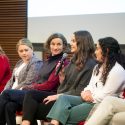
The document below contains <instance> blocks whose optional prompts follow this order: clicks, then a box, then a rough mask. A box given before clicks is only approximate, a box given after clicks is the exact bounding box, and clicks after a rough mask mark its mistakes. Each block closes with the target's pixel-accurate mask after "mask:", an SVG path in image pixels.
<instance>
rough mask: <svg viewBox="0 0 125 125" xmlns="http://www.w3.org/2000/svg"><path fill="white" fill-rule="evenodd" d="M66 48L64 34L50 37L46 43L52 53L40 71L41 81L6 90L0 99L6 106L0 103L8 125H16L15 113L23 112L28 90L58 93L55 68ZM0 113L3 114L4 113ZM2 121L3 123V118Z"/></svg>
mask: <svg viewBox="0 0 125 125" xmlns="http://www.w3.org/2000/svg"><path fill="white" fill-rule="evenodd" d="M66 46H67V40H66V38H65V37H64V36H63V35H62V34H60V33H54V34H52V35H50V37H49V38H48V39H47V41H46V48H47V49H48V51H49V52H50V56H49V57H48V59H47V60H44V61H43V65H42V67H41V68H40V69H39V70H40V76H39V77H38V78H39V79H38V80H37V81H34V82H32V81H29V83H30V85H25V86H23V87H22V89H23V90H6V91H5V92H3V94H2V97H1V98H2V99H0V101H1V100H2V101H4V102H5V103H6V105H3V103H1V102H0V108H1V106H2V107H4V109H5V119H6V123H7V124H8V125H16V120H15V112H16V111H17V110H18V111H20V110H22V104H23V99H24V96H25V93H26V92H27V91H28V90H31V89H35V90H43V91H49V92H54V93H55V92H56V90H57V87H58V86H59V76H58V75H55V72H56V68H55V67H56V65H57V63H58V62H59V61H60V60H61V58H62V56H63V52H64V51H65V49H66ZM67 64H68V61H67V60H64V65H67ZM34 75H35V74H34ZM27 77H28V76H27ZM31 83H32V84H31ZM13 95H14V96H13ZM0 113H1V114H2V112H0ZM0 120H1V121H2V118H1V117H0Z"/></svg>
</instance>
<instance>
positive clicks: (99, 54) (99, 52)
mask: <svg viewBox="0 0 125 125" xmlns="http://www.w3.org/2000/svg"><path fill="white" fill-rule="evenodd" d="M95 56H96V59H97V61H99V62H103V56H102V49H101V47H100V45H99V42H97V44H96V50H95Z"/></svg>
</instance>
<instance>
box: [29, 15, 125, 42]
mask: <svg viewBox="0 0 125 125" xmlns="http://www.w3.org/2000/svg"><path fill="white" fill-rule="evenodd" d="M77 30H88V31H90V32H91V33H92V35H93V38H94V41H95V42H96V41H97V40H98V38H101V37H105V36H112V37H114V38H116V39H117V40H118V41H119V42H120V44H125V13H114V14H89V15H77V16H55V17H29V18H28V38H29V39H30V40H31V41H32V42H33V43H41V42H45V41H46V39H47V38H48V37H49V35H50V34H52V33H54V32H60V33H63V34H64V35H65V36H66V38H67V39H68V42H70V36H71V34H72V33H73V32H74V31H77Z"/></svg>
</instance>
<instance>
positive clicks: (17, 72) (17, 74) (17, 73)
mask: <svg viewBox="0 0 125 125" xmlns="http://www.w3.org/2000/svg"><path fill="white" fill-rule="evenodd" d="M25 65H26V63H22V64H21V65H20V66H19V67H17V68H15V69H14V70H15V71H14V72H15V73H14V75H15V82H14V83H13V86H12V89H15V88H16V87H17V86H18V77H19V73H20V71H21V70H22V69H23V67H24V66H25Z"/></svg>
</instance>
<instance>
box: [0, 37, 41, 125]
mask: <svg viewBox="0 0 125 125" xmlns="http://www.w3.org/2000/svg"><path fill="white" fill-rule="evenodd" d="M16 49H17V52H18V54H19V57H20V58H21V59H20V60H19V61H18V62H17V64H16V65H15V67H14V69H13V73H12V76H11V78H10V80H9V81H8V83H7V84H6V86H5V88H4V91H3V92H2V94H1V95H0V125H4V124H6V122H5V117H6V116H5V115H4V114H5V109H6V106H7V104H8V102H10V101H12V102H13V100H14V99H15V100H17V102H18V103H20V102H19V101H18V98H21V96H22V92H20V93H18V92H14V91H16V90H21V89H22V88H23V87H24V86H25V85H30V84H31V83H33V82H37V81H38V80H39V79H38V78H39V75H40V69H41V66H42V61H41V60H40V59H38V58H37V57H36V56H35V55H34V52H33V46H32V43H31V42H30V41H29V40H28V39H27V38H23V39H20V40H19V41H18V43H17V45H16ZM21 91H22V90H21ZM11 108H13V107H11Z"/></svg>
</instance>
